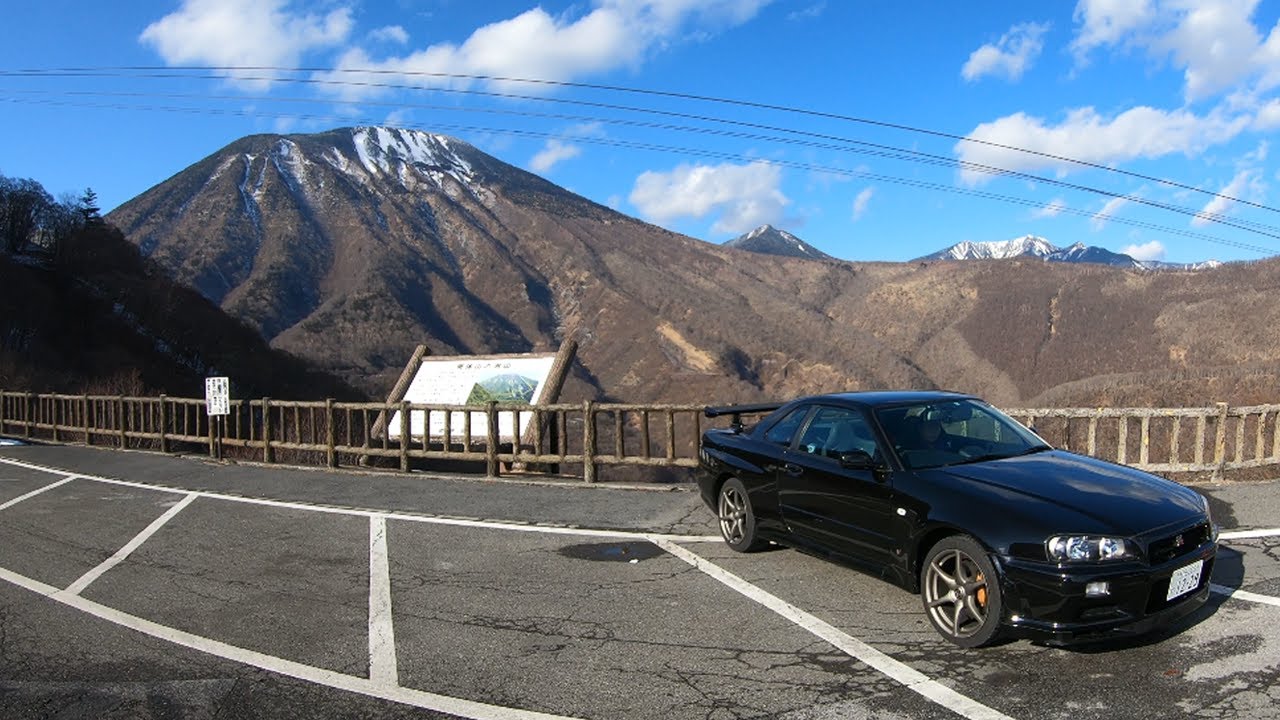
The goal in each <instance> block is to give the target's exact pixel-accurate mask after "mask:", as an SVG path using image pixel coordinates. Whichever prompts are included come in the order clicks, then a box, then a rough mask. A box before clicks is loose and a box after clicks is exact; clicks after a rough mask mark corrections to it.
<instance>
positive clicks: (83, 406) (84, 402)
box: [80, 394, 93, 447]
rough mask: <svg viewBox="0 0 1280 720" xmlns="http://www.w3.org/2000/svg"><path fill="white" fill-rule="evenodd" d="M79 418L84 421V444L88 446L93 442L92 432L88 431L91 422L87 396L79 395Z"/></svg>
mask: <svg viewBox="0 0 1280 720" xmlns="http://www.w3.org/2000/svg"><path fill="white" fill-rule="evenodd" d="M80 420H81V421H82V422H83V423H84V444H85V447H89V446H90V445H92V444H93V433H90V432H89V428H90V427H91V426H92V423H91V422H90V420H89V396H88V395H87V394H86V395H81V396H80Z"/></svg>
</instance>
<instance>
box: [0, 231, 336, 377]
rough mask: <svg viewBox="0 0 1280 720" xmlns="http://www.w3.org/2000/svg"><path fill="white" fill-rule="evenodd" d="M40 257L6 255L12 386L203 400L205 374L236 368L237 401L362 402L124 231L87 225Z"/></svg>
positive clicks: (3, 361) (0, 316)
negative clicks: (146, 255) (52, 257)
mask: <svg viewBox="0 0 1280 720" xmlns="http://www.w3.org/2000/svg"><path fill="white" fill-rule="evenodd" d="M30 259H31V258H29V257H23V256H15V255H10V254H8V253H0V278H3V282H0V338H3V339H2V340H0V387H3V388H4V389H6V390H11V391H12V390H30V391H34V392H63V393H88V394H112V395H115V394H126V395H142V394H151V395H158V394H162V393H168V394H170V395H176V396H180V397H201V396H203V394H204V378H205V376H206V375H213V374H229V375H230V376H232V377H233V378H234V379H235V385H234V392H235V393H236V395H237V397H262V396H264V395H270V394H276V395H277V396H280V395H283V396H287V397H292V398H298V399H319V398H324V397H334V398H338V399H347V400H354V399H359V394H358V393H357V392H356V391H354V390H353V389H352V388H351V387H349V386H346V385H345V384H343V383H342V382H341V381H339V380H338V379H336V378H334V377H330V376H327V375H324V374H323V373H317V372H315V371H314V370H313V369H312V368H310V367H308V366H307V364H306V363H304V362H303V361H301V360H299V359H298V358H295V357H291V356H289V355H287V354H285V353H281V352H275V351H272V350H270V349H269V348H268V347H267V346H266V344H265V343H264V342H263V340H262V338H261V337H260V336H258V334H257V333H255V332H254V331H253V330H252V329H250V328H249V327H247V326H245V325H243V324H242V323H240V322H239V321H237V320H234V319H232V318H229V317H227V316H226V315H225V314H224V313H222V312H221V311H220V310H219V309H218V308H217V307H216V306H215V305H213V304H212V303H210V302H208V301H207V300H206V299H205V298H203V297H201V296H200V295H199V294H198V293H196V292H195V291H193V290H192V289H190V288H188V287H183V286H181V285H178V284H176V283H175V282H174V281H173V280H171V279H169V278H168V277H166V276H165V275H164V273H163V272H157V269H156V268H155V267H154V266H153V265H150V264H148V263H147V262H145V261H144V260H143V259H142V258H141V257H140V256H139V254H138V252H137V248H135V247H134V246H133V245H131V244H129V243H128V242H127V241H126V240H125V239H124V236H123V235H121V234H120V232H119V231H118V230H116V229H115V228H114V227H111V226H109V225H106V224H102V223H98V224H91V225H89V226H87V227H85V228H82V229H80V230H78V231H77V232H76V233H74V234H72V235H71V236H70V237H68V238H66V239H65V240H64V241H63V245H62V246H61V247H60V248H59V256H58V258H57V261H56V262H53V263H47V262H41V263H32V262H26V261H27V260H30Z"/></svg>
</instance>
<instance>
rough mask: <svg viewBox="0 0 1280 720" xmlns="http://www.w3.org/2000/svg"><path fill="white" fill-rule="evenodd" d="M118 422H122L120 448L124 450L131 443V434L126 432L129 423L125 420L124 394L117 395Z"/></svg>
mask: <svg viewBox="0 0 1280 720" xmlns="http://www.w3.org/2000/svg"><path fill="white" fill-rule="evenodd" d="M116 422H118V423H120V449H121V450H124V449H125V448H126V447H128V445H129V436H128V435H127V434H126V433H125V428H126V427H128V425H129V424H128V423H126V422H125V421H124V395H119V396H117V397H116Z"/></svg>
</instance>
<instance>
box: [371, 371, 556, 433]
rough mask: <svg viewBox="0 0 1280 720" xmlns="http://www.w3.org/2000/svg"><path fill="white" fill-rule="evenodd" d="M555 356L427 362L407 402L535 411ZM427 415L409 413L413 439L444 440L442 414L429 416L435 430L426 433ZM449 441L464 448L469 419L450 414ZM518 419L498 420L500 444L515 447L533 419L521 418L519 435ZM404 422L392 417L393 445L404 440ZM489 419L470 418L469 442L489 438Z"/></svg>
mask: <svg viewBox="0 0 1280 720" xmlns="http://www.w3.org/2000/svg"><path fill="white" fill-rule="evenodd" d="M554 361H555V355H519V356H510V357H493V358H483V357H481V358H452V359H444V358H441V359H434V360H432V359H427V360H423V361H422V363H421V364H420V365H419V366H418V372H417V373H415V374H414V376H413V382H411V383H410V384H409V389H408V390H407V391H406V392H405V394H404V400H405V402H409V403H415V404H422V405H484V404H486V403H489V402H496V403H498V404H499V405H503V406H509V405H536V404H538V403H539V402H541V401H542V395H543V392H544V390H545V388H546V385H547V377H548V375H549V374H550V373H551V366H552V364H553V363H554ZM426 414H427V413H426V412H424V411H412V412H410V422H409V433H410V436H411V437H412V438H413V439H415V440H421V439H422V437H423V434H424V432H430V435H431V439H433V440H443V439H444V435H445V432H444V431H445V415H446V413H444V412H439V411H436V412H432V413H431V425H430V427H429V428H427V427H426ZM448 415H449V416H450V417H449V434H450V439H451V440H453V441H455V442H461V441H462V440H465V439H466V432H465V431H464V428H465V427H466V415H467V413H465V412H461V411H456V412H451V413H448ZM513 415H514V413H511V412H503V413H500V414H499V416H498V438H499V440H500V441H502V442H515V440H516V437H517V435H518V434H519V435H523V434H524V431H525V430H526V429H527V428H528V426H529V422H530V420H531V418H532V413H527V412H522V413H520V414H519V415H520V428H519V432H518V433H517V432H516V428H515V423H514V417H513ZM402 423H403V419H402V418H401V417H400V412H399V411H397V412H396V413H395V414H394V415H393V416H392V417H391V423H390V424H389V425H388V428H387V431H388V433H389V435H390V437H391V438H392V439H396V440H398V439H400V435H401V432H402V429H401V428H402ZM488 432H489V424H488V418H487V417H486V416H485V413H483V412H476V411H472V412H471V437H472V438H484V437H486V436H487V435H488Z"/></svg>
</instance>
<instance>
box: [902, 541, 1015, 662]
mask: <svg viewBox="0 0 1280 720" xmlns="http://www.w3.org/2000/svg"><path fill="white" fill-rule="evenodd" d="M920 597H921V600H922V601H923V603H924V612H925V614H926V615H927V616H928V617H929V622H931V623H933V627H934V629H936V630H937V631H938V633H939V634H941V635H942V636H943V637H944V638H946V639H947V640H950V641H951V642H953V643H955V644H956V645H959V646H960V647H966V648H973V647H981V646H983V645H987V644H990V643H991V642H993V641H995V639H996V635H997V634H998V632H999V630H1000V614H1001V611H1002V610H1003V607H1004V602H1003V601H1004V598H1003V596H1002V595H1001V594H1000V579H999V577H997V576H996V570H995V566H993V565H992V564H991V560H990V559H988V558H987V553H986V551H985V550H983V549H982V546H981V545H979V544H978V541H976V540H974V539H973V538H971V537H969V536H968V535H952V536H951V537H948V538H944V539H942V540H941V541H939V542H938V544H936V545H934V546H933V548H932V549H930V550H929V554H928V556H927V557H926V558H925V562H924V566H923V568H922V569H921V571H920Z"/></svg>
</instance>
